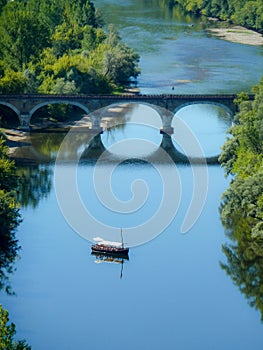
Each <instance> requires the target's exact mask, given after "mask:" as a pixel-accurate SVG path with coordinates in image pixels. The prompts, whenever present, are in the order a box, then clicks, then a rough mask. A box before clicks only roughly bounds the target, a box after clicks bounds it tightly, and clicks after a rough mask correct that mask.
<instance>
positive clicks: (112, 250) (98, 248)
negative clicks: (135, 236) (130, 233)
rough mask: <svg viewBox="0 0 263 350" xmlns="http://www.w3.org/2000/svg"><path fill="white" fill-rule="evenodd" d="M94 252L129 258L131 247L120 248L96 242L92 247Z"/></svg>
mask: <svg viewBox="0 0 263 350" xmlns="http://www.w3.org/2000/svg"><path fill="white" fill-rule="evenodd" d="M91 250H92V253H98V254H104V255H111V256H116V257H124V258H127V257H128V256H129V248H118V247H109V246H104V245H101V244H94V245H93V246H92V247H91Z"/></svg>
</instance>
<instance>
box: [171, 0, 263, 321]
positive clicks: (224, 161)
mask: <svg viewBox="0 0 263 350" xmlns="http://www.w3.org/2000/svg"><path fill="white" fill-rule="evenodd" d="M170 4H180V5H181V6H182V7H183V8H184V9H185V10H186V11H188V12H194V13H196V14H197V15H205V16H211V17H216V18H218V19H220V20H224V21H230V22H234V23H236V24H239V25H243V26H245V27H247V28H251V29H253V30H256V31H258V32H260V33H262V32H263V3H262V1H260V0H255V1H252V0H238V1H237V0H211V1H208V0H172V1H171V2H170ZM252 92H253V93H255V99H254V101H249V100H248V97H247V95H246V93H241V94H239V97H238V98H237V100H236V103H237V104H238V108H239V112H238V113H237V114H236V116H235V121H234V123H233V126H232V127H231V129H230V130H229V132H230V135H231V137H229V138H228V139H227V141H226V142H225V143H224V145H223V147H222V152H221V155H220V157H219V161H220V163H221V165H222V166H223V167H224V169H225V173H226V175H227V176H228V175H230V176H232V181H231V183H230V186H229V188H228V189H227V190H226V191H225V193H224V194H223V196H222V202H221V206H220V214H221V220H222V223H223V225H224V227H225V230H226V233H227V235H228V237H229V238H230V240H231V241H232V244H225V245H224V246H223V247H222V249H223V251H224V253H225V255H226V257H227V263H221V266H222V268H223V269H224V270H225V271H226V273H227V274H228V275H230V276H231V278H232V280H233V282H234V283H235V284H236V285H237V286H238V288H239V289H240V291H241V292H242V293H243V294H244V295H245V296H246V298H247V300H248V302H249V304H250V305H251V306H253V307H255V308H256V309H258V310H260V312H261V319H262V320H263V181H262V178H263V78H262V79H261V81H260V83H259V84H258V85H257V86H255V87H254V88H253V89H252Z"/></svg>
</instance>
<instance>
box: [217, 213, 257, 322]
mask: <svg viewBox="0 0 263 350" xmlns="http://www.w3.org/2000/svg"><path fill="white" fill-rule="evenodd" d="M232 218H233V214H232ZM234 221H235V222H234V223H233V225H232V226H233V228H232V230H231V229H230V227H229V225H228V231H229V233H228V236H229V238H230V239H231V240H232V242H233V244H224V245H223V247H222V250H223V252H224V254H225V255H226V258H227V263H222V262H221V263H220V265H221V267H222V269H223V270H225V271H226V273H227V274H228V275H229V276H230V277H231V279H232V281H233V282H234V284H235V285H236V286H238V288H239V290H240V291H241V293H243V294H244V295H245V297H246V299H247V300H248V303H249V305H250V306H251V307H254V308H255V309H257V310H259V311H260V313H261V320H262V321H263V239H262V238H256V239H255V238H252V237H251V227H250V225H249V221H250V219H249V218H244V217H243V216H242V215H238V214H237V213H236V217H235V220H234Z"/></svg>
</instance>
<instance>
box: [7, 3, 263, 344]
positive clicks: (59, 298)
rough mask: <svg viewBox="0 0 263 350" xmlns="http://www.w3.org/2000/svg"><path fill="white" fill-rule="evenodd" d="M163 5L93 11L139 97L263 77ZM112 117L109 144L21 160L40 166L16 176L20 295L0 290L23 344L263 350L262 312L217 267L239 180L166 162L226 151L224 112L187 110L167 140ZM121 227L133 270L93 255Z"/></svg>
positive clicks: (227, 87)
mask: <svg viewBox="0 0 263 350" xmlns="http://www.w3.org/2000/svg"><path fill="white" fill-rule="evenodd" d="M158 3H159V2H157V1H139V0H134V1H132V0H128V1H126V2H125V3H123V4H121V3H120V2H117V1H114V0H99V1H95V5H96V7H100V8H102V10H103V11H102V12H103V15H104V16H105V19H106V20H107V21H110V22H113V23H115V25H116V27H117V28H118V29H119V30H120V33H121V35H122V37H123V38H124V39H125V40H126V41H127V43H128V44H129V45H131V46H133V47H134V48H136V49H137V50H138V51H139V53H140V55H141V68H142V74H141V76H140V78H139V82H138V84H139V88H140V90H141V92H142V93H167V92H169V93H171V92H172V91H174V92H178V93H200V92H205V93H211V92H237V91H241V90H242V89H247V88H251V86H253V85H254V84H255V83H256V82H257V81H258V80H259V79H258V77H259V76H260V72H261V71H262V68H263V62H262V53H263V50H262V48H260V47H252V46H248V45H241V44H234V43H229V42H225V41H223V40H220V39H216V38H212V37H209V36H208V35H207V33H206V31H205V30H204V24H202V23H200V21H201V20H200V19H197V18H194V17H191V16H188V15H187V16H186V15H183V14H182V13H181V12H180V11H179V10H178V9H177V10H173V11H170V10H169V9H168V8H167V7H165V6H164V7H162V8H160V7H159V6H158ZM192 24H193V26H192ZM251 67H253V69H251ZM254 68H255V69H254ZM240 77H242V79H240ZM172 87H174V90H172ZM108 112H109V114H111V115H113V117H116V118H115V119H114V118H112V120H113V123H112V125H109V126H108V127H107V128H105V130H104V132H103V134H102V135H97V136H96V137H94V136H95V135H91V134H85V133H79V134H73V135H72V134H70V133H69V134H67V136H66V137H65V135H63V134H61V133H60V134H32V135H31V136H30V143H31V146H29V147H28V146H25V147H24V148H23V150H21V152H25V153H22V154H23V155H24V156H25V155H26V154H27V155H28V154H29V153H28V152H31V153H30V154H31V155H32V154H34V157H35V158H37V159H41V162H40V163H39V164H32V165H28V166H24V167H22V168H20V169H19V176H20V179H21V180H20V181H21V187H20V200H21V205H22V207H21V214H22V217H23V222H22V223H21V225H20V226H19V229H18V232H17V238H18V239H19V243H20V244H21V246H22V249H21V251H20V257H21V258H20V259H19V260H17V261H16V272H15V273H14V274H13V275H11V276H10V283H11V285H12V288H13V290H14V292H15V295H11V296H8V295H6V294H4V293H3V292H2V293H1V300H2V303H3V306H4V307H5V308H7V309H8V310H9V313H10V319H11V320H12V321H13V322H14V323H15V324H16V327H17V337H18V338H19V339H21V338H25V339H26V340H27V342H28V343H29V344H31V345H32V348H33V349H34V350H35V349H36V350H46V349H50V350H53V349H54V350H61V349H63V350H64V349H69V350H71V349H72V350H73V349H74V350H75V349H83V350H84V349H92V350H102V349H117V350H118V349H122V348H124V347H125V349H129V350H133V349H139V350H141V349H152V350H159V349H163V348H164V349H184V350H197V349H205V350H210V349H214V350H217V349H218V350H219V349H220V350H221V349H224V350H230V349H231V350H232V349H238V350H249V349H253V350H259V349H261V348H262V341H263V332H262V324H261V322H260V313H259V311H257V310H255V309H253V308H251V307H250V306H249V305H248V301H247V300H246V299H245V297H244V295H243V294H242V293H241V292H240V291H239V290H238V288H237V287H236V286H235V285H234V283H233V281H232V280H231V278H230V277H229V276H227V275H226V273H225V271H224V270H223V269H222V268H221V266H220V262H221V263H226V257H225V255H224V253H223V251H222V245H224V244H226V243H228V242H229V238H228V237H227V236H226V235H225V232H224V228H223V226H222V224H221V221H220V215H219V205H220V198H221V194H222V193H223V191H224V190H225V189H226V188H227V186H228V184H229V181H230V179H229V178H225V177H224V171H223V169H222V168H221V167H220V166H219V165H206V164H204V163H198V164H194V162H190V164H185V163H182V162H174V161H173V160H172V159H171V158H170V157H169V154H168V155H167V153H169V152H168V150H169V149H171V147H175V148H174V149H176V150H178V151H179V152H182V153H186V154H187V155H188V156H191V157H193V159H194V158H195V159H199V158H200V156H201V157H203V159H204V158H205V157H211V156H215V155H217V154H219V152H220V147H221V146H222V144H223V142H224V140H225V138H226V132H227V129H228V127H229V126H230V124H231V118H230V116H229V115H228V113H227V111H226V110H225V109H223V108H221V107H218V106H213V105H208V104H198V105H191V106H187V107H185V108H183V109H181V110H180V111H179V112H178V113H177V114H176V117H175V118H174V119H173V123H172V126H173V127H174V133H173V134H172V135H171V138H169V137H168V141H167V138H166V139H165V138H164V136H163V135H162V134H160V127H161V119H160V116H159V115H158V113H157V112H156V111H155V110H154V109H153V108H152V107H151V106H148V105H143V104H134V105H131V104H128V105H122V106H115V107H114V108H113V107H111V108H109V110H108ZM64 137H65V138H64ZM92 140H95V141H94V143H92ZM165 142H166V145H167V142H170V144H169V143H168V144H169V145H170V148H167V147H166V146H164V144H165ZM60 146H61V147H60ZM59 147H60V148H59ZM105 150H106V156H104V157H103V154H105V152H104V151H105ZM103 152H104V153H103ZM101 154H102V158H101V159H100V161H99V162H97V163H96V160H97V158H98V156H100V155H101ZM83 208H84V209H83ZM121 227H122V228H123V235H124V240H125V243H126V244H128V245H129V246H130V251H129V260H118V259H110V258H109V259H106V261H105V259H102V258H101V257H98V256H94V255H91V242H90V240H92V238H93V237H96V236H103V238H107V239H108V238H110V239H114V240H120V228H121Z"/></svg>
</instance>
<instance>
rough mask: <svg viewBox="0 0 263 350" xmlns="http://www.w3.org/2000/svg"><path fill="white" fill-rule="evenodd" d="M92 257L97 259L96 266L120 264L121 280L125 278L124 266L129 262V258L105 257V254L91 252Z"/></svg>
mask: <svg viewBox="0 0 263 350" xmlns="http://www.w3.org/2000/svg"><path fill="white" fill-rule="evenodd" d="M91 255H92V256H94V257H95V260H94V262H95V263H96V264H101V263H110V264H119V265H121V270H120V278H122V277H123V265H124V263H125V262H127V261H128V260H129V256H126V255H124V256H114V255H103V254H98V253H94V252H91Z"/></svg>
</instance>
